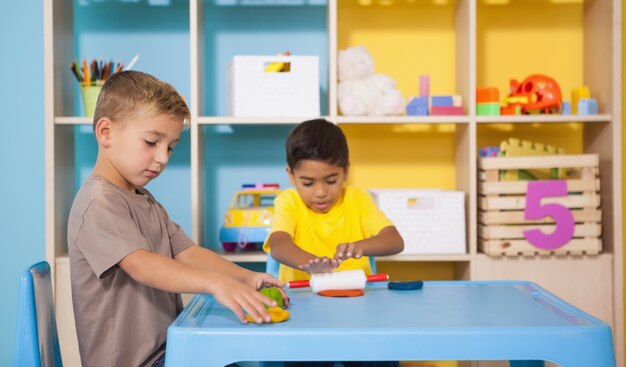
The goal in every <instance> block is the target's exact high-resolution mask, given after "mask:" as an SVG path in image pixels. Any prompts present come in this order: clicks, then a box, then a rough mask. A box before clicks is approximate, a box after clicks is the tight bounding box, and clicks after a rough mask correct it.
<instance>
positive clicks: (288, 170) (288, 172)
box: [285, 165, 296, 186]
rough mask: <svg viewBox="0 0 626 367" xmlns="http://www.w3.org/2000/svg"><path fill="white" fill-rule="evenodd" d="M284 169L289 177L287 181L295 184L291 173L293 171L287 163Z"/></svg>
mask: <svg viewBox="0 0 626 367" xmlns="http://www.w3.org/2000/svg"><path fill="white" fill-rule="evenodd" d="M285 171H287V176H288V177H289V182H291V185H292V186H296V178H295V177H294V175H293V171H292V170H291V167H289V165H286V166H285Z"/></svg>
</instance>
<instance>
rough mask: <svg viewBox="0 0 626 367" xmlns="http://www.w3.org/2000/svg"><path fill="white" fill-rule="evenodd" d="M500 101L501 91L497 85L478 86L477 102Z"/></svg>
mask: <svg viewBox="0 0 626 367" xmlns="http://www.w3.org/2000/svg"><path fill="white" fill-rule="evenodd" d="M499 101H500V91H498V88H496V87H483V88H476V103H493V102H499Z"/></svg>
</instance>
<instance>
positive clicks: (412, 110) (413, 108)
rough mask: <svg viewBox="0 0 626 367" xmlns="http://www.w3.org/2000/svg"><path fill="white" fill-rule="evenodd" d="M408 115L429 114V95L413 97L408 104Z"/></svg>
mask: <svg viewBox="0 0 626 367" xmlns="http://www.w3.org/2000/svg"><path fill="white" fill-rule="evenodd" d="M406 115H407V116H428V97H413V99H411V101H410V102H409V104H408V105H407V106H406Z"/></svg>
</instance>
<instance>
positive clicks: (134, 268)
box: [118, 250, 276, 323]
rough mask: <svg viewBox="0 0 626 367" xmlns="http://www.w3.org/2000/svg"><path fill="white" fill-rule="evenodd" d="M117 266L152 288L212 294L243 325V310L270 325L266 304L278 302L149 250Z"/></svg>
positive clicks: (223, 278) (122, 261) (234, 280)
mask: <svg viewBox="0 0 626 367" xmlns="http://www.w3.org/2000/svg"><path fill="white" fill-rule="evenodd" d="M118 264H119V266H120V268H122V270H124V271H125V272H126V273H127V274H128V275H129V276H130V277H131V278H133V280H135V281H137V282H138V283H141V284H143V285H146V286H149V287H153V288H157V289H160V290H163V291H166V292H173V293H209V294H212V295H213V296H214V297H215V299H216V300H217V301H218V302H219V303H221V304H223V305H224V306H226V307H227V308H229V309H230V310H231V311H233V313H235V315H237V317H238V318H239V320H241V322H244V323H245V322H246V319H245V316H244V313H243V310H245V311H246V312H247V313H248V314H250V315H251V316H252V317H253V318H254V320H256V322H257V323H261V322H270V321H271V317H270V315H269V313H268V312H267V310H266V309H265V305H267V306H270V307H274V306H276V302H275V301H272V300H271V299H269V298H268V297H266V296H265V295H263V294H261V293H259V292H257V291H256V290H255V289H254V288H252V287H250V286H248V285H246V284H244V283H243V282H240V281H238V280H236V279H233V278H231V277H229V276H227V275H222V274H219V273H217V272H214V271H208V270H205V269H199V268H196V267H192V266H188V265H185V264H184V263H182V262H180V261H176V260H174V259H172V258H169V257H167V256H163V255H160V254H156V253H152V252H149V251H146V250H137V251H134V252H132V253H130V254H129V255H127V256H126V257H125V258H123V259H122V260H121V261H120V262H119V263H118ZM270 278H271V277H270Z"/></svg>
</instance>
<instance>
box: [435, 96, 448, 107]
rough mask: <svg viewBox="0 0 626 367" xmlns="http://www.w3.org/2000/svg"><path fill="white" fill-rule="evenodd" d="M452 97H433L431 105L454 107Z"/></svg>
mask: <svg viewBox="0 0 626 367" xmlns="http://www.w3.org/2000/svg"><path fill="white" fill-rule="evenodd" d="M453 103H454V102H453V101H452V96H431V97H430V104H431V106H433V107H452V106H454V105H453Z"/></svg>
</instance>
